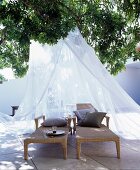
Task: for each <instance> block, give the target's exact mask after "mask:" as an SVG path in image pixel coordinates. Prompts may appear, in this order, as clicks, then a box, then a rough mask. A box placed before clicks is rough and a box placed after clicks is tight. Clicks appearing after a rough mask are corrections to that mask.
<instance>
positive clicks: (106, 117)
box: [105, 116, 110, 128]
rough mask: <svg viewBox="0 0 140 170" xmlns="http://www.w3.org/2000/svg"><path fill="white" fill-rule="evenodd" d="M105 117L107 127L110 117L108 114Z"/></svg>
mask: <svg viewBox="0 0 140 170" xmlns="http://www.w3.org/2000/svg"><path fill="white" fill-rule="evenodd" d="M105 119H106V126H107V127H108V128H109V119H110V117H109V116H105Z"/></svg>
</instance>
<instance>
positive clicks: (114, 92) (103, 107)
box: [15, 29, 140, 138]
mask: <svg viewBox="0 0 140 170" xmlns="http://www.w3.org/2000/svg"><path fill="white" fill-rule="evenodd" d="M27 76H28V83H27V91H26V94H25V97H24V99H23V101H22V103H21V105H20V107H19V109H18V112H17V113H16V115H15V119H16V120H30V119H34V118H35V117H38V116H40V115H43V114H45V115H46V117H47V118H48V117H63V116H67V115H68V114H72V111H73V110H75V109H76V108H75V107H76V103H91V104H92V105H93V106H94V107H95V108H96V109H97V110H98V111H104V112H107V113H108V114H109V115H110V117H111V129H112V130H113V131H115V132H116V133H118V134H120V135H121V136H123V137H127V138H128V137H129V138H132V137H133V138H140V121H139V120H140V107H139V106H138V105H137V104H136V103H135V102H134V101H133V100H132V99H131V98H130V96H128V94H126V92H125V91H124V90H123V89H122V88H121V87H120V86H119V85H118V84H117V82H116V81H115V80H114V78H113V77H112V76H111V75H110V74H109V73H108V71H107V70H106V69H105V68H104V66H103V65H102V64H101V62H100V61H99V59H98V58H97V57H96V54H95V52H94V49H93V48H92V47H90V46H89V45H88V44H87V43H86V41H85V40H84V39H83V37H82V35H81V34H80V32H79V30H78V29H76V30H75V31H74V32H70V33H69V35H68V36H67V38H65V39H64V40H63V39H61V40H59V41H58V43H57V44H56V45H53V46H50V45H47V44H45V45H42V44H39V43H38V42H34V41H32V43H31V46H30V58H29V70H28V74H27Z"/></svg>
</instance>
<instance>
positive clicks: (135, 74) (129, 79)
mask: <svg viewBox="0 0 140 170" xmlns="http://www.w3.org/2000/svg"><path fill="white" fill-rule="evenodd" d="M115 78H116V80H117V81H118V83H119V84H120V85H121V86H122V88H123V89H124V90H125V91H126V92H127V93H128V94H129V95H130V96H131V97H132V98H133V99H134V100H135V101H136V102H137V103H138V104H139V105H140V69H139V68H134V67H126V70H125V71H123V72H121V73H119V74H118V75H117V76H116V77H115Z"/></svg>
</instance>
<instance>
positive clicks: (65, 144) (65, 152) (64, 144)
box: [62, 142, 67, 159]
mask: <svg viewBox="0 0 140 170" xmlns="http://www.w3.org/2000/svg"><path fill="white" fill-rule="evenodd" d="M62 147H63V153H64V159H67V142H63V143H62Z"/></svg>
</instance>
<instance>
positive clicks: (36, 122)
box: [34, 115, 45, 129]
mask: <svg viewBox="0 0 140 170" xmlns="http://www.w3.org/2000/svg"><path fill="white" fill-rule="evenodd" d="M39 119H43V121H45V116H44V115H42V116H39V117H37V118H35V119H34V120H35V126H36V129H38V122H39Z"/></svg>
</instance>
